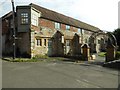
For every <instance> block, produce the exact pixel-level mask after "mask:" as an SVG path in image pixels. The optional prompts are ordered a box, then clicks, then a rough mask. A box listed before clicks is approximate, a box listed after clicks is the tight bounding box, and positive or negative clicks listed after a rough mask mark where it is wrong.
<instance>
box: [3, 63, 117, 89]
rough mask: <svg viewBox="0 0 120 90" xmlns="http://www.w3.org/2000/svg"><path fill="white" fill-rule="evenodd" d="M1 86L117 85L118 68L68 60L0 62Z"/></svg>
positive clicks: (81, 86)
mask: <svg viewBox="0 0 120 90" xmlns="http://www.w3.org/2000/svg"><path fill="white" fill-rule="evenodd" d="M2 66H3V68H2V70H3V73H2V75H3V80H2V86H3V88H117V87H118V71H117V70H112V69H108V68H104V67H101V66H97V65H89V64H84V63H83V64H76V63H71V62H62V61H61V62H35V63H10V62H5V61H4V62H3V64H2Z"/></svg>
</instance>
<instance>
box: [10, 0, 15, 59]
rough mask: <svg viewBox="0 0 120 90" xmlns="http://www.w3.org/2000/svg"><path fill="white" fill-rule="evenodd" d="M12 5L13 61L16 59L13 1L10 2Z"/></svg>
mask: <svg viewBox="0 0 120 90" xmlns="http://www.w3.org/2000/svg"><path fill="white" fill-rule="evenodd" d="M11 3H12V13H13V14H12V15H13V59H15V58H16V42H15V38H16V30H15V8H14V1H13V0H11Z"/></svg>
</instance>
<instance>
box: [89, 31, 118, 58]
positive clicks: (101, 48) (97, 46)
mask: <svg viewBox="0 0 120 90" xmlns="http://www.w3.org/2000/svg"><path fill="white" fill-rule="evenodd" d="M88 44H89V46H90V53H91V55H96V58H98V54H99V53H100V52H106V50H107V48H106V47H107V45H108V44H112V45H114V46H115V48H116V50H117V41H116V38H115V36H114V35H113V34H112V33H110V32H103V31H99V32H94V33H92V35H91V36H90V37H89V42H88ZM99 59H101V58H100V57H99ZM102 59H104V60H105V57H104V58H102Z"/></svg>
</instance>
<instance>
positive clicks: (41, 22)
mask: <svg viewBox="0 0 120 90" xmlns="http://www.w3.org/2000/svg"><path fill="white" fill-rule="evenodd" d="M39 25H40V26H43V27H48V28H50V29H54V27H55V25H54V22H53V21H50V20H46V19H42V18H40V19H39Z"/></svg>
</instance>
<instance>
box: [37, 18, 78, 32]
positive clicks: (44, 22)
mask: <svg viewBox="0 0 120 90" xmlns="http://www.w3.org/2000/svg"><path fill="white" fill-rule="evenodd" d="M39 25H40V26H43V27H48V28H50V29H55V22H54V21H50V20H47V19H43V18H40V19H39ZM61 29H62V30H66V25H65V24H61ZM70 31H73V32H77V31H78V28H76V27H73V26H70Z"/></svg>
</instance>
